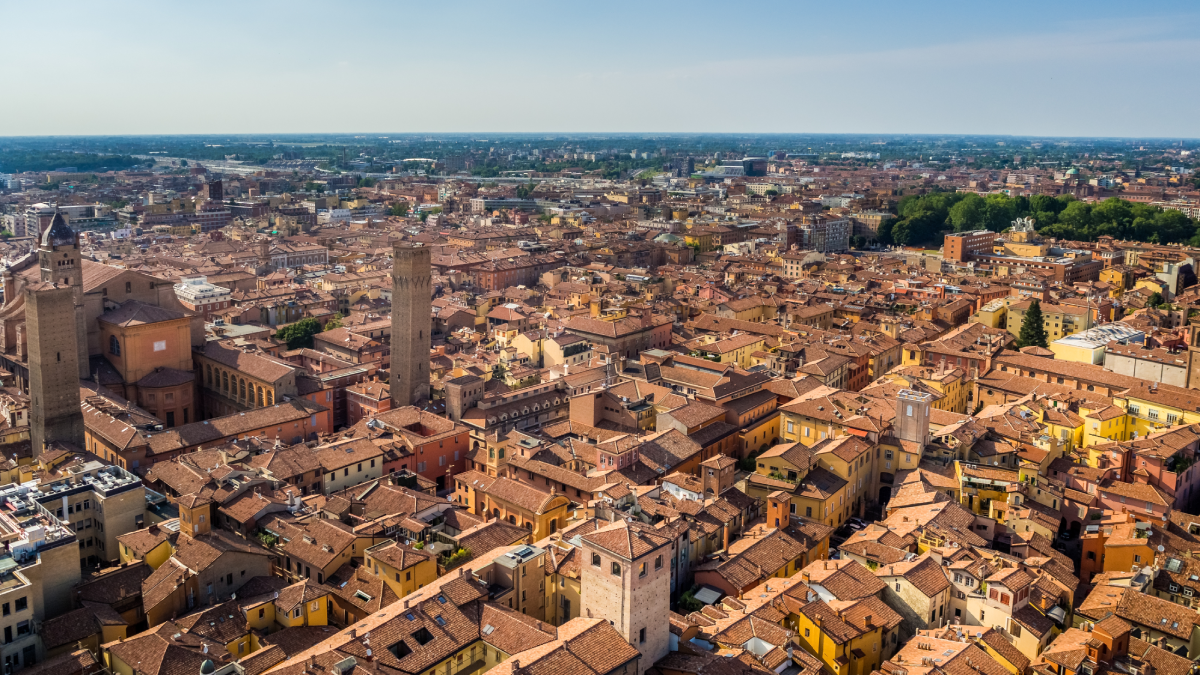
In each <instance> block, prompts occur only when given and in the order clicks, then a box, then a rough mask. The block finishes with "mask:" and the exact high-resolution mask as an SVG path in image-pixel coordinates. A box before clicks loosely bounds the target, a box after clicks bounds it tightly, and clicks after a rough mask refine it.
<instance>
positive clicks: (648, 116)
mask: <svg viewBox="0 0 1200 675" xmlns="http://www.w3.org/2000/svg"><path fill="white" fill-rule="evenodd" d="M0 7H2V8H3V9H2V11H3V12H4V15H5V17H6V25H7V26H8V27H9V29H10V30H9V32H8V34H7V35H6V39H5V41H3V42H0V57H5V60H6V62H7V63H9V64H12V66H13V67H10V68H8V69H6V70H5V71H4V73H3V74H2V75H0V84H3V85H4V89H5V90H6V91H8V92H10V93H12V94H13V97H12V100H11V101H10V105H8V106H5V107H4V108H3V109H0V136H5V137H23V136H134V135H136V136H155V135H180V136H208V135H231V136H237V135H263V134H274V135H280V136H283V135H304V134H322V135H324V134H365V135H388V134H413V133H417V134H469V133H475V134H514V133H529V134H553V135H585V134H601V135H602V134H624V135H631V134H664V135H665V134H676V135H691V134H725V135H732V134H760V135H767V134H772V135H774V134H778V135H805V134H808V135H824V134H830V135H834V134H850V135H877V136H901V135H908V136H1012V137H1034V138H1063V139H1065V138H1109V139H1147V140H1150V139H1192V138H1196V137H1198V136H1200V131H1197V129H1196V125H1195V124H1194V123H1190V122H1189V121H1188V119H1189V118H1190V117H1191V116H1192V115H1189V114H1188V113H1187V111H1189V110H1193V111H1194V110H1196V109H1200V92H1197V91H1196V87H1193V86H1189V85H1188V82H1189V81H1190V78H1191V73H1193V72H1195V71H1196V67H1197V66H1198V65H1200V37H1197V32H1198V31H1197V28H1200V6H1197V5H1195V4H1194V3H1188V2H1182V1H1172V2H1162V3H1156V4H1155V5H1153V6H1142V5H1139V4H1133V5H1130V4H1125V3H1116V2H1108V1H1105V2H1095V3H1091V4H1089V5H1086V6H1084V7H1082V10H1083V12H1082V13H1083V14H1085V15H1086V16H1084V17H1081V16H1079V15H1080V14H1081V6H1079V5H1059V4H1056V3H1032V2H1016V3H1009V4H1007V5H1005V6H1004V7H1003V11H995V9H994V8H993V7H991V6H976V5H960V4H958V3H949V2H936V3H935V2H926V3H921V4H920V5H919V6H917V7H913V6H908V5H906V6H900V5H895V4H892V3H882V2H868V3H862V4H860V5H856V6H855V7H854V8H853V9H850V10H847V9H843V7H842V6H830V5H828V4H810V3H789V4H781V5H776V6H768V5H763V6H753V7H739V6H730V5H728V4H720V3H712V2H698V3H697V2H693V3H637V4H635V3H628V2H615V3H605V4H602V5H600V4H595V5H573V4H572V5H562V6H560V5H556V4H551V3H537V2H528V3H517V4H504V5H499V4H486V3H478V2H467V3H462V4H459V5H455V6H454V8H453V9H449V8H447V7H445V6H428V5H406V4H397V3H385V2H360V3H354V4H346V5H339V6H336V7H331V6H329V5H323V4H317V3H312V2H296V3H280V2H266V3H241V4H237V3H231V2H222V1H214V2H210V3H206V4H204V5H203V6H202V7H201V8H199V9H198V8H197V7H196V6H194V5H189V6H186V7H185V6H181V5H167V4H159V3H150V2H145V1H144V0H128V1H127V2H119V3H104V4H103V5H101V4H90V3H78V2H67V3H60V4H55V5H45V4H34V3H16V2H8V1H5V2H3V4H2V5H0ZM18 65H19V66H20V67H19V68H18V67H16V66H18ZM1174 111H1178V112H1177V113H1174ZM1172 113H1174V114H1172ZM355 128H357V129H372V128H373V129H390V130H392V131H338V130H339V129H355ZM655 128H657V129H663V131H657V132H656V131H644V130H645V129H655ZM469 129H490V131H465V130H469Z"/></svg>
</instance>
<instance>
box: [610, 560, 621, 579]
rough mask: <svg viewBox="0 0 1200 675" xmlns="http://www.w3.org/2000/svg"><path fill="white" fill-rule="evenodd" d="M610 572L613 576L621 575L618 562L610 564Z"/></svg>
mask: <svg viewBox="0 0 1200 675" xmlns="http://www.w3.org/2000/svg"><path fill="white" fill-rule="evenodd" d="M612 573H613V575H614V576H618V577H619V576H621V564H620V563H613V564H612Z"/></svg>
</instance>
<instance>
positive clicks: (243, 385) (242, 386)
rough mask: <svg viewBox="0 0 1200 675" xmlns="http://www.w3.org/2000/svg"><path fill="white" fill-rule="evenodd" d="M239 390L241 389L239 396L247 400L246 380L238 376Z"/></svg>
mask: <svg viewBox="0 0 1200 675" xmlns="http://www.w3.org/2000/svg"><path fill="white" fill-rule="evenodd" d="M238 390H239V391H238V398H240V399H241V400H243V401H245V400H246V380H244V379H242V378H240V377H239V378H238Z"/></svg>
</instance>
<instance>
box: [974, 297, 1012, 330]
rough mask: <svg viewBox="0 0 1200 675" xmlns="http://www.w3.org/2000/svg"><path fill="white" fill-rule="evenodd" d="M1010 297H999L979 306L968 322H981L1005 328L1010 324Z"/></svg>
mask: <svg viewBox="0 0 1200 675" xmlns="http://www.w3.org/2000/svg"><path fill="white" fill-rule="evenodd" d="M1008 300H1009V299H1008V298H997V299H995V300H992V301H991V302H989V303H988V304H986V305H984V306H983V307H981V308H979V311H977V312H975V313H974V314H972V315H971V318H970V319H969V320H968V323H981V324H983V325H985V326H987V327H988V328H1004V327H1006V326H1007V325H1008V305H1009V302H1008Z"/></svg>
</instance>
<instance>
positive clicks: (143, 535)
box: [117, 518, 179, 569]
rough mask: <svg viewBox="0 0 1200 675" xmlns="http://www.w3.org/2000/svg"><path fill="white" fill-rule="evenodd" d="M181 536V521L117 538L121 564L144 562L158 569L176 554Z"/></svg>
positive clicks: (177, 520) (173, 521) (162, 524)
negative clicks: (178, 539)
mask: <svg viewBox="0 0 1200 675" xmlns="http://www.w3.org/2000/svg"><path fill="white" fill-rule="evenodd" d="M178 535H179V519H178V518H172V519H171V520H166V521H163V522H162V523H159V524H155V525H150V526H149V527H146V528H143V529H140V530H136V531H134V532H127V533H125V534H121V535H118V536H117V543H118V545H119V547H120V550H119V551H118V553H119V555H120V560H121V564H122V565H124V564H126V563H130V562H134V561H137V560H141V561H144V562H145V563H146V564H147V565H149V566H150V568H151V569H158V568H159V567H160V566H161V565H162V564H163V563H165V562H166V561H167V558H170V557H171V556H172V555H174V554H175V546H174V543H175V540H176V537H178Z"/></svg>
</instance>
